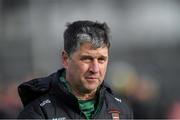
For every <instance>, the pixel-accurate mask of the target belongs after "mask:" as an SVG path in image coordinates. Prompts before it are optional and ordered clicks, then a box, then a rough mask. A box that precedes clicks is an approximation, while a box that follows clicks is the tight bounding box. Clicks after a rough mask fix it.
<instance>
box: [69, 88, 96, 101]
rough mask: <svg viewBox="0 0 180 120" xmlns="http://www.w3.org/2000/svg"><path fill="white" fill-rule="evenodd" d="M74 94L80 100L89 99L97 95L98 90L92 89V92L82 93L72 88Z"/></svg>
mask: <svg viewBox="0 0 180 120" xmlns="http://www.w3.org/2000/svg"><path fill="white" fill-rule="evenodd" d="M72 94H73V95H74V96H76V98H77V99H79V100H89V99H93V98H94V97H95V96H96V91H92V92H90V93H82V92H79V91H76V90H72Z"/></svg>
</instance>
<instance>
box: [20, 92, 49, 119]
mask: <svg viewBox="0 0 180 120" xmlns="http://www.w3.org/2000/svg"><path fill="white" fill-rule="evenodd" d="M46 110H50V111H51V110H52V102H51V98H50V97H49V95H48V94H46V95H43V96H41V97H39V98H36V99H35V100H33V101H31V102H30V103H29V104H27V105H26V106H25V107H24V109H23V110H22V111H21V112H20V113H19V115H18V118H20V119H28V118H31V119H32V118H35V119H46V118H47V111H46Z"/></svg>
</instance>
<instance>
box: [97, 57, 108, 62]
mask: <svg viewBox="0 0 180 120" xmlns="http://www.w3.org/2000/svg"><path fill="white" fill-rule="evenodd" d="M106 60H107V58H105V57H100V58H98V62H99V63H104V62H105V61H106Z"/></svg>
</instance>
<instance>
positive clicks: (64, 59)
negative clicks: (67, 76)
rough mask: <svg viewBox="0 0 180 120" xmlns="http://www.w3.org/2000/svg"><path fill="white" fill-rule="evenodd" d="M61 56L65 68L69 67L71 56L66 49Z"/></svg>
mask: <svg viewBox="0 0 180 120" xmlns="http://www.w3.org/2000/svg"><path fill="white" fill-rule="evenodd" d="M61 58H62V64H63V66H64V68H68V59H69V56H68V54H67V52H66V51H65V50H63V51H62V57H61Z"/></svg>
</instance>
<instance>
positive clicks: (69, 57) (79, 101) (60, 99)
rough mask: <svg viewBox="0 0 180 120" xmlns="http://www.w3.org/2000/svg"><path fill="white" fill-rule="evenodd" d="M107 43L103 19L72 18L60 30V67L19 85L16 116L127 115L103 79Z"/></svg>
mask: <svg viewBox="0 0 180 120" xmlns="http://www.w3.org/2000/svg"><path fill="white" fill-rule="evenodd" d="M109 47H110V40H109V28H108V26H107V25H106V23H102V24H101V23H98V22H92V21H76V22H74V23H72V24H69V25H68V26H67V29H66V30H65V32H64V50H63V52H62V64H63V66H64V68H63V69H61V70H58V71H57V72H56V73H53V74H52V75H50V76H48V77H44V78H38V79H34V80H31V81H29V82H26V83H23V84H22V85H20V86H19V88H18V90H19V94H20V97H21V100H22V103H23V105H24V106H25V108H24V110H23V111H22V112H21V113H20V114H19V116H18V118H41V119H121V118H122V119H131V118H132V113H131V111H130V109H129V108H128V107H127V106H126V104H125V103H123V101H121V99H119V98H117V97H115V96H114V95H113V93H112V91H111V89H110V88H109V87H107V85H106V84H105V83H104V82H103V80H104V76H105V73H106V68H107V64H108V53H109Z"/></svg>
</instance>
